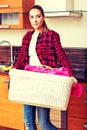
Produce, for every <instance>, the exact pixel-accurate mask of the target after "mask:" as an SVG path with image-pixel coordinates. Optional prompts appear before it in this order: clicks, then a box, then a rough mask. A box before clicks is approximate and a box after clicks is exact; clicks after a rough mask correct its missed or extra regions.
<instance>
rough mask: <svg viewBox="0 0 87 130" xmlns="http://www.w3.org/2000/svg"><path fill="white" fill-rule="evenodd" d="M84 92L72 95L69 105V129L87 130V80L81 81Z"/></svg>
mask: <svg viewBox="0 0 87 130" xmlns="http://www.w3.org/2000/svg"><path fill="white" fill-rule="evenodd" d="M81 84H82V86H83V94H82V95H81V97H80V98H76V97H71V98H70V102H69V107H68V130H87V82H82V83H81Z"/></svg>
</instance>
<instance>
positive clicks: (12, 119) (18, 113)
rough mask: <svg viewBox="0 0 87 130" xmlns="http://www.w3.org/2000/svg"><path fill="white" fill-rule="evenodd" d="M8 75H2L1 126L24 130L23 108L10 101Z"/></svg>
mask: <svg viewBox="0 0 87 130" xmlns="http://www.w3.org/2000/svg"><path fill="white" fill-rule="evenodd" d="M8 81H9V76H8V75H7V74H0V126H3V127H8V128H13V129H15V130H16V129H17V130H24V121H23V106H22V105H20V104H16V103H13V102H11V101H9V100H8Z"/></svg>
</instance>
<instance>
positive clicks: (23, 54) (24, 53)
mask: <svg viewBox="0 0 87 130" xmlns="http://www.w3.org/2000/svg"><path fill="white" fill-rule="evenodd" d="M28 58H29V57H28V39H27V37H26V35H25V36H24V37H23V39H22V46H21V49H20V52H19V55H18V58H17V61H16V63H15V64H14V65H13V68H16V69H24V67H25V65H26V64H28V60H29V59H28Z"/></svg>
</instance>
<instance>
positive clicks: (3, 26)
mask: <svg viewBox="0 0 87 130" xmlns="http://www.w3.org/2000/svg"><path fill="white" fill-rule="evenodd" d="M0 28H10V26H9V25H0Z"/></svg>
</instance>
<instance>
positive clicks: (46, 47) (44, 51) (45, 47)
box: [13, 30, 73, 75]
mask: <svg viewBox="0 0 87 130" xmlns="http://www.w3.org/2000/svg"><path fill="white" fill-rule="evenodd" d="M33 32H34V31H28V32H27V33H26V34H25V35H24V37H23V40H22V46H21V50H20V54H19V56H18V59H17V62H16V63H15V64H14V66H13V67H14V68H18V69H24V67H25V65H26V64H29V44H30V41H31V37H32V34H33ZM36 53H37V56H38V58H39V60H40V62H41V64H43V65H47V66H51V67H53V68H54V67H57V63H58V62H59V63H60V65H61V66H62V67H65V68H67V69H68V70H69V73H70V75H73V72H72V68H71V65H70V62H69V60H68V59H67V57H66V55H65V52H64V51H63V48H62V46H61V43H60V36H59V34H58V33H57V32H55V31H52V30H49V31H48V32H46V33H40V34H39V35H38V38H37V43H36Z"/></svg>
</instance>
